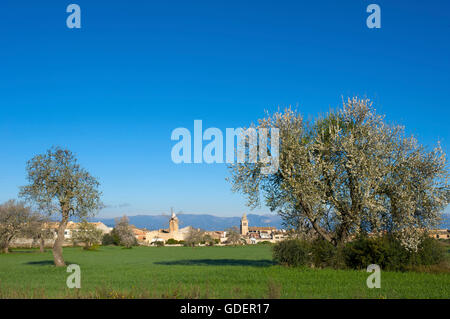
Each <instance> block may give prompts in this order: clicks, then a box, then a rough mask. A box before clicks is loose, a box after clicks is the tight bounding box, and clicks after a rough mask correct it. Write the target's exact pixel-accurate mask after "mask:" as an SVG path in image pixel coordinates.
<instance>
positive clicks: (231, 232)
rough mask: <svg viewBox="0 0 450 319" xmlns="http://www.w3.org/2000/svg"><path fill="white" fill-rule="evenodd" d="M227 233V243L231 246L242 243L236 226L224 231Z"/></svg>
mask: <svg viewBox="0 0 450 319" xmlns="http://www.w3.org/2000/svg"><path fill="white" fill-rule="evenodd" d="M225 231H226V233H227V243H228V244H231V245H239V244H241V243H242V241H241V234H240V233H239V229H238V228H237V227H236V226H233V227H231V228H228V229H227V230H225Z"/></svg>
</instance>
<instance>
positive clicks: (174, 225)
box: [11, 212, 450, 248]
mask: <svg viewBox="0 0 450 319" xmlns="http://www.w3.org/2000/svg"><path fill="white" fill-rule="evenodd" d="M81 224H82V223H80V222H73V221H69V222H68V223H67V227H66V229H65V231H64V244H63V245H64V246H66V247H67V246H73V245H77V243H74V241H73V239H74V237H75V236H74V235H75V233H76V232H77V231H79V229H80V226H81ZM88 224H90V225H93V226H94V227H95V229H97V230H98V231H99V232H101V233H102V235H107V234H110V233H111V232H112V231H113V229H114V228H113V227H109V226H107V225H105V224H104V223H103V222H89V223H88ZM179 224H180V222H179V219H178V217H177V215H176V214H175V213H173V212H172V215H171V216H170V220H169V227H168V228H163V229H155V230H148V229H146V228H138V227H136V226H134V225H129V227H130V230H131V231H132V233H133V235H134V237H135V238H136V243H137V245H140V246H160V245H165V246H182V245H184V244H185V242H186V241H187V240H188V238H189V236H191V233H192V232H193V231H197V232H201V233H202V236H208V237H209V238H210V239H212V241H211V242H212V243H213V244H214V245H217V246H223V245H229V244H233V245H236V244H240V245H252V244H258V243H273V244H275V243H278V242H280V241H283V240H286V239H289V238H291V237H292V233H291V232H289V231H287V230H285V229H277V228H276V227H271V226H265V227H257V226H250V225H249V221H248V218H247V215H246V214H245V213H244V214H243V216H242V218H241V220H240V225H239V228H238V227H235V229H229V230H220V231H208V230H205V231H204V230H201V229H199V228H194V227H192V226H186V227H183V228H180V227H179ZM58 226H59V222H48V223H46V224H45V225H44V227H45V228H46V229H49V230H51V231H53V234H54V236H53V238H51V237H52V236H50V238H47V239H45V241H44V246H46V247H51V246H52V245H53V244H54V241H55V239H56V237H57V230H58ZM230 232H235V233H238V234H237V235H236V234H234V236H238V237H239V240H238V241H230ZM429 236H430V237H432V238H435V239H450V230H449V229H433V230H430V231H429ZM211 242H210V243H205V242H204V241H200V242H199V243H198V245H199V246H205V245H211ZM78 244H80V243H78ZM36 245H37V243H36V240H35V239H32V238H25V237H18V238H15V239H14V240H13V241H12V242H11V247H29V248H32V247H34V246H36Z"/></svg>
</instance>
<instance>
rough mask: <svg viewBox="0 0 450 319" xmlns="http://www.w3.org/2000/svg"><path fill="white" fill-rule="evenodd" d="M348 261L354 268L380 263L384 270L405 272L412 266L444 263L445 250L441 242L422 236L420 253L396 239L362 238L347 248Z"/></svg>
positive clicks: (346, 257) (346, 258)
mask: <svg viewBox="0 0 450 319" xmlns="http://www.w3.org/2000/svg"><path fill="white" fill-rule="evenodd" d="M344 258H345V262H346V264H347V266H348V267H350V268H353V269H365V268H367V266H368V265H370V264H377V265H379V266H380V267H381V269H384V270H400V271H404V270H407V269H408V268H409V267H411V266H422V265H435V264H438V263H440V262H441V261H442V260H443V259H444V250H443V247H442V245H441V244H440V243H439V242H438V241H437V240H435V239H433V238H428V237H425V238H423V237H422V239H421V241H420V244H419V246H418V250H417V251H410V250H408V249H406V248H405V247H404V246H402V244H401V242H400V240H398V239H397V238H395V237H393V236H383V237H374V238H368V237H366V236H361V237H359V238H358V239H356V240H354V241H352V242H350V243H348V244H347V245H346V246H345V248H344Z"/></svg>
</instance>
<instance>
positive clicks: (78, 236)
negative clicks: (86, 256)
mask: <svg viewBox="0 0 450 319" xmlns="http://www.w3.org/2000/svg"><path fill="white" fill-rule="evenodd" d="M102 235H103V232H102V231H101V230H100V229H97V228H96V227H95V225H93V224H90V223H88V222H87V221H82V222H81V223H80V225H79V227H78V229H76V230H74V231H73V232H72V241H73V243H74V244H78V243H82V244H84V249H86V250H88V249H90V248H91V247H92V246H94V245H98V244H100V243H101V242H102Z"/></svg>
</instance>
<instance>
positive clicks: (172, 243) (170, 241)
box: [166, 238, 180, 245]
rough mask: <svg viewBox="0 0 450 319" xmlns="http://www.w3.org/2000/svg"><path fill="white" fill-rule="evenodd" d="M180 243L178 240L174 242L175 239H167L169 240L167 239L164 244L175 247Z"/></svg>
mask: <svg viewBox="0 0 450 319" xmlns="http://www.w3.org/2000/svg"><path fill="white" fill-rule="evenodd" d="M179 243H180V242H179V241H178V240H176V239H173V238H169V239H167V241H166V244H167V245H177V244H179Z"/></svg>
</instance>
